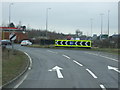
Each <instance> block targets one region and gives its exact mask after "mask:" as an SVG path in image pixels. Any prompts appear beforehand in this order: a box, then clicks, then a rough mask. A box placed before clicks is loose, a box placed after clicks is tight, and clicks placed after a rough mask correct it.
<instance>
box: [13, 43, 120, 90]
mask: <svg viewBox="0 0 120 90" xmlns="http://www.w3.org/2000/svg"><path fill="white" fill-rule="evenodd" d="M15 49H18V50H21V51H23V52H26V53H27V54H28V55H29V56H30V57H31V59H32V68H31V69H30V70H29V72H27V73H26V75H25V76H24V77H23V79H22V80H21V81H19V82H18V83H17V84H16V85H15V86H14V87H16V88H101V89H102V90H106V88H118V73H120V72H119V70H118V69H117V68H118V62H119V61H118V57H117V55H112V54H107V53H101V52H97V51H82V50H81V51H80V50H61V49H48V48H30V47H24V46H20V45H15Z"/></svg>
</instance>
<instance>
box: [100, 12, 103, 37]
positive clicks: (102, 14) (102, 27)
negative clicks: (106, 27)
mask: <svg viewBox="0 0 120 90" xmlns="http://www.w3.org/2000/svg"><path fill="white" fill-rule="evenodd" d="M103 15H104V14H103V13H101V14H100V16H101V35H102V29H103Z"/></svg>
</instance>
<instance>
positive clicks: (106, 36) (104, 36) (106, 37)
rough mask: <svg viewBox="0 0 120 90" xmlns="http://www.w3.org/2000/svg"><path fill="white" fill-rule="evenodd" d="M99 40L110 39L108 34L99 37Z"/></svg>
mask: <svg viewBox="0 0 120 90" xmlns="http://www.w3.org/2000/svg"><path fill="white" fill-rule="evenodd" d="M98 39H99V40H106V39H108V34H102V35H100V36H99V37H98Z"/></svg>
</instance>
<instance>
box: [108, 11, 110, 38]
mask: <svg viewBox="0 0 120 90" xmlns="http://www.w3.org/2000/svg"><path fill="white" fill-rule="evenodd" d="M109 13H110V10H108V36H109V33H110V31H109V21H110V20H109Z"/></svg>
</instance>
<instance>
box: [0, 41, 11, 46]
mask: <svg viewBox="0 0 120 90" xmlns="http://www.w3.org/2000/svg"><path fill="white" fill-rule="evenodd" d="M11 44H12V43H11V41H10V40H1V45H11Z"/></svg>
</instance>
